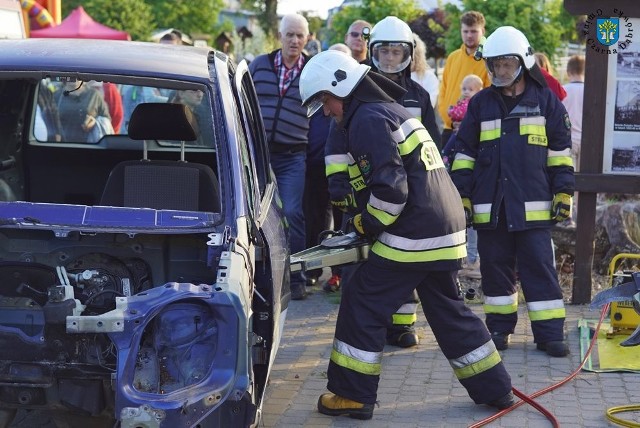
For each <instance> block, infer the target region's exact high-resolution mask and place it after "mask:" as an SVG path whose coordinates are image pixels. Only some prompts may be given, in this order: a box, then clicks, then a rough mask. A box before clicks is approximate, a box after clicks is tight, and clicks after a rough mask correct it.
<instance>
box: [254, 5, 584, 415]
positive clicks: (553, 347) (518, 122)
mask: <svg viewBox="0 0 640 428" xmlns="http://www.w3.org/2000/svg"><path fill="white" fill-rule="evenodd" d="M460 35H461V38H462V45H461V47H460V48H459V49H457V50H455V51H454V52H452V53H450V54H449V56H448V58H447V61H446V65H445V68H444V72H443V73H442V76H441V78H440V79H438V77H437V76H436V75H435V73H434V72H433V70H431V69H430V68H429V67H428V65H427V62H426V55H427V51H428V46H425V44H424V42H423V41H422V40H420V38H419V36H417V35H416V34H415V33H413V32H412V31H411V29H410V27H409V26H408V25H407V23H406V22H403V21H402V20H400V19H398V18H397V17H394V16H388V17H386V18H384V19H382V20H380V21H379V22H377V23H375V24H373V25H372V24H371V23H369V22H366V21H364V20H356V21H354V22H353V23H352V24H351V25H350V26H349V28H348V29H346V31H345V33H344V43H339V44H336V45H333V46H331V47H330V48H329V49H328V50H325V51H322V48H321V44H320V43H318V40H317V39H316V38H315V36H310V33H309V27H308V23H307V21H306V19H305V18H304V17H303V16H301V15H296V14H294V15H286V16H284V17H283V19H282V20H281V22H280V27H279V32H278V37H279V41H280V44H281V47H280V48H279V49H276V50H275V51H273V52H270V53H268V54H263V55H260V56H257V57H256V58H255V60H253V61H252V62H251V64H250V71H251V74H252V76H253V79H254V82H255V85H256V91H257V94H258V98H259V102H260V107H261V111H262V115H263V119H264V122H265V128H266V131H267V136H268V137H269V148H270V152H271V162H272V167H273V170H274V173H275V176H276V180H277V182H278V188H279V191H280V193H281V197H282V201H283V206H284V212H285V215H286V216H287V220H288V223H289V226H290V227H289V234H290V250H291V252H292V253H296V252H298V251H301V250H302V249H304V248H305V247H310V246H313V245H316V244H318V235H319V234H320V232H321V231H322V230H324V229H326V228H334V229H336V230H338V229H340V230H343V231H345V232H355V233H356V234H357V235H359V236H362V237H363V238H365V239H367V240H368V241H369V242H370V243H371V250H370V252H369V257H368V259H367V260H366V261H364V262H362V263H359V264H357V265H352V266H348V267H342V268H333V269H332V272H331V277H330V279H329V280H328V281H327V282H326V283H325V284H324V286H323V289H324V290H325V291H327V292H334V291H337V290H341V291H342V296H341V302H340V309H339V313H338V319H337V321H336V330H335V337H334V342H333V351H332V354H331V357H330V361H329V367H328V371H327V376H328V384H327V388H328V390H329V392H328V393H325V394H322V395H321V396H320V397H319V399H318V404H317V407H318V411H319V412H321V413H324V414H327V415H331V416H338V415H347V416H350V417H352V418H357V419H369V418H371V417H372V415H373V408H374V404H375V402H376V398H377V395H376V391H377V388H378V381H379V377H380V369H381V365H380V361H381V358H382V352H383V348H384V346H385V345H393V346H400V347H409V346H417V345H419V338H418V336H417V335H416V333H415V331H414V329H413V324H414V322H415V321H416V319H417V309H418V307H419V305H418V304H419V303H421V306H422V310H423V312H424V314H425V316H426V318H427V320H428V321H429V324H430V326H431V328H432V329H433V331H434V335H435V337H436V340H437V342H438V345H439V346H440V348H441V350H442V352H443V353H444V354H445V356H446V358H448V359H449V361H450V362H451V366H452V368H453V370H454V373H455V375H456V377H457V378H458V380H459V381H460V383H461V384H462V385H463V386H464V387H465V388H466V389H467V391H468V393H469V396H470V397H471V399H472V400H473V401H474V402H475V403H477V404H487V405H489V406H493V407H495V408H497V409H504V408H507V407H510V406H511V405H512V404H513V402H514V396H513V394H512V391H511V390H512V388H511V380H510V377H509V374H508V373H507V371H506V368H505V366H504V364H503V363H502V360H501V357H500V354H499V352H498V351H505V350H507V349H508V348H509V343H510V336H511V335H512V334H513V332H514V329H515V325H516V323H517V321H518V317H517V315H518V303H519V301H520V298H519V293H520V290H521V292H522V293H523V295H524V301H525V302H526V306H527V312H528V315H529V322H530V323H531V329H532V332H533V336H534V341H535V343H536V347H537V349H538V350H540V351H542V352H546V353H547V354H548V355H550V356H553V357H564V356H566V355H567V354H568V353H569V348H568V346H567V344H566V341H565V338H564V322H565V309H564V303H563V300H562V292H561V290H560V286H559V283H558V278H557V274H556V270H555V266H554V260H553V255H552V254H553V251H552V248H551V247H552V241H551V227H552V226H553V225H554V224H556V223H559V222H563V221H566V220H567V219H570V218H571V211H572V204H573V203H572V197H573V190H574V169H575V166H574V165H575V164H576V156H578V155H579V145H580V136H579V133H580V120H579V119H577V120H574V116H576V115H577V116H579V115H580V112H581V108H582V92H581V86H580V85H581V82H582V80H583V79H582V76H583V74H584V59H583V58H581V57H575V58H572V59H571V60H570V61H569V65H568V74H569V79H570V83H569V84H567V86H566V88H563V87H562V85H560V83H559V81H558V80H557V79H555V78H554V77H553V75H552V74H553V71H552V70H551V69H547V68H546V67H547V66H546V65H545V64H544V63H543V62H538V61H542V60H543V59H544V58H546V57H545V56H543V55H540V53H539V52H534V49H533V47H532V46H531V45H530V43H529V41H528V39H527V37H526V35H524V34H523V33H522V32H521V31H520V30H518V29H516V28H513V27H509V26H503V27H500V28H498V29H496V30H495V31H494V32H493V33H491V34H490V35H488V37H485V19H484V16H483V15H482V14H481V13H480V12H477V11H468V12H465V13H464V14H463V15H462V16H461V19H460ZM480 45H482V48H481V49H479V47H480ZM565 106H566V108H565ZM480 261H481V262H482V263H480ZM320 273H321V272H318V271H315V272H307V275H306V276H305V275H299V274H296V275H292V277H291V296H292V299H294V300H303V299H305V297H306V294H307V292H306V287H308V286H311V285H314V284H316V283H317V281H319V274H320ZM458 275H466V276H469V277H471V278H475V279H479V280H480V281H481V286H482V290H483V294H484V304H483V309H484V313H485V320H484V322H483V321H482V320H481V319H480V318H479V317H478V316H476V315H475V314H474V313H473V312H472V311H471V310H470V309H469V308H468V307H467V306H465V303H464V299H463V298H462V296H461V295H460V287H459V282H458V279H457V278H458Z"/></svg>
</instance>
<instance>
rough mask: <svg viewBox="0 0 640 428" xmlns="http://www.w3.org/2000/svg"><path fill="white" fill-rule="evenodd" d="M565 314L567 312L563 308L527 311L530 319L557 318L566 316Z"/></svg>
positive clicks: (544, 319)
mask: <svg viewBox="0 0 640 428" xmlns="http://www.w3.org/2000/svg"><path fill="white" fill-rule="evenodd" d="M566 316H567V314H566V311H565V309H564V308H562V309H550V310H544V311H529V319H530V320H531V321H547V320H552V319H557V318H566Z"/></svg>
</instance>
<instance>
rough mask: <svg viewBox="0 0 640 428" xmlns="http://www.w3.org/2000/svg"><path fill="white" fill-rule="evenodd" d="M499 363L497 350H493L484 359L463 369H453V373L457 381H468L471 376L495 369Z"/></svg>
mask: <svg viewBox="0 0 640 428" xmlns="http://www.w3.org/2000/svg"><path fill="white" fill-rule="evenodd" d="M500 361H502V359H501V358H500V354H498V351H497V350H494V351H493V352H492V353H491V354H489V355H488V356H487V357H486V358H483V359H482V360H480V361H478V362H476V363H473V364H469V365H467V366H464V367H460V368H454V369H453V372H454V373H455V375H456V377H457V378H458V379H459V380H461V379H468V378H470V377H471V376H475V375H477V374H480V373H483V372H486V371H487V370H489V369H491V368H493V367H495V366H496V365H498V364H500Z"/></svg>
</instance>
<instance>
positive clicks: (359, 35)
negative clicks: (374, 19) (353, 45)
mask: <svg viewBox="0 0 640 428" xmlns="http://www.w3.org/2000/svg"><path fill="white" fill-rule="evenodd" d="M349 35H350V36H351V37H353V38H354V39H359V38H360V37H362V33H358V32H357V31H350V32H349Z"/></svg>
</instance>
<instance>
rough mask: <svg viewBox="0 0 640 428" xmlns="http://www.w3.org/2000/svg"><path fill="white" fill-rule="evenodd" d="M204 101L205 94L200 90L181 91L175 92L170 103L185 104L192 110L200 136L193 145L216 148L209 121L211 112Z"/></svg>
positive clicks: (197, 132)
mask: <svg viewBox="0 0 640 428" xmlns="http://www.w3.org/2000/svg"><path fill="white" fill-rule="evenodd" d="M203 99H204V93H203V92H202V91H200V90H197V89H181V90H177V91H176V92H175V94H174V95H173V97H172V98H171V99H170V100H169V102H171V103H180V104H184V105H186V106H187V107H189V108H190V109H191V112H192V113H193V116H194V117H195V123H194V124H193V125H194V126H195V127H196V129H195V131H196V135H197V136H198V139H197V140H196V141H195V142H193V143H195V144H197V145H200V146H205V147H214V145H215V144H214V142H213V138H214V137H213V131H212V129H211V126H212V125H211V121H210V120H208V118H210V117H211V111H210V110H209V109H208V108H207V106H206V104H205V103H203V102H202V100H203Z"/></svg>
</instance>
